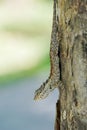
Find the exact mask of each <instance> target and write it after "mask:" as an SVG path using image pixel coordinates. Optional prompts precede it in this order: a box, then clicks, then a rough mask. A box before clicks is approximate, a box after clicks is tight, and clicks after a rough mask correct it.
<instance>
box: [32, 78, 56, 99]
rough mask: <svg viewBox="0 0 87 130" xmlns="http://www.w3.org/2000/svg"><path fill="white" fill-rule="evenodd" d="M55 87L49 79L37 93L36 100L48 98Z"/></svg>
mask: <svg viewBox="0 0 87 130" xmlns="http://www.w3.org/2000/svg"><path fill="white" fill-rule="evenodd" d="M54 88H55V87H53V86H52V79H51V78H48V79H47V80H46V81H45V82H44V83H43V84H42V85H41V87H40V88H39V89H37V90H36V91H35V96H34V100H41V99H44V98H46V97H47V96H48V95H49V94H50V92H51V91H53V90H54Z"/></svg>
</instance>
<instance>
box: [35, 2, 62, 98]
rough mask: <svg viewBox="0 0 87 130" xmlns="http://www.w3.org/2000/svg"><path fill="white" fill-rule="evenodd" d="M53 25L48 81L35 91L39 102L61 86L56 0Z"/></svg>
mask: <svg viewBox="0 0 87 130" xmlns="http://www.w3.org/2000/svg"><path fill="white" fill-rule="evenodd" d="M53 9H54V11H53V25H52V34H51V44H50V63H51V71H50V76H49V77H48V79H47V80H46V81H45V82H44V83H43V84H42V85H41V87H40V88H39V89H37V90H36V91H35V96H34V100H40V99H44V98H46V97H47V96H48V95H49V94H50V92H52V91H53V90H54V89H55V88H58V87H59V86H61V85H62V82H61V81H60V69H59V57H58V46H59V42H58V38H57V36H58V30H57V26H58V25H57V23H56V18H57V16H56V0H54V7H53Z"/></svg>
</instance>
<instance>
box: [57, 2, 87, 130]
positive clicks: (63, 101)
mask: <svg viewBox="0 0 87 130" xmlns="http://www.w3.org/2000/svg"><path fill="white" fill-rule="evenodd" d="M57 5H58V6H57V12H58V13H57V15H58V19H57V20H58V21H57V22H59V25H58V28H59V39H60V48H59V49H60V54H59V57H60V72H61V80H62V81H63V84H64V87H63V88H60V99H59V102H58V103H57V116H56V121H55V130H87V0H58V3H57ZM58 104H60V105H58Z"/></svg>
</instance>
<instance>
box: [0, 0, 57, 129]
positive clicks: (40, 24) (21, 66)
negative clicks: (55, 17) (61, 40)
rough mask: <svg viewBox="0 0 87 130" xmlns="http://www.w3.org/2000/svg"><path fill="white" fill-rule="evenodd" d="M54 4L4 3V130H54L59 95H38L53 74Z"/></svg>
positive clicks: (33, 0)
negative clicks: (44, 82) (51, 47)
mask: <svg viewBox="0 0 87 130" xmlns="http://www.w3.org/2000/svg"><path fill="white" fill-rule="evenodd" d="M52 7H53V1H50V0H0V130H53V129H54V128H53V127H54V120H55V104H56V99H57V97H58V92H57V93H55V91H54V92H52V94H51V95H49V97H48V98H46V99H45V100H42V101H40V102H35V101H34V100H33V97H34V92H35V90H36V89H37V88H39V87H40V85H41V84H42V82H43V81H45V80H46V79H47V77H48V75H49V73H50V62H49V61H50V59H49V50H50V37H51V27H52V14H53V13H52Z"/></svg>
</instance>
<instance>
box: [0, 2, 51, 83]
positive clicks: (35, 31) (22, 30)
mask: <svg viewBox="0 0 87 130" xmlns="http://www.w3.org/2000/svg"><path fill="white" fill-rule="evenodd" d="M0 2H3V0H0ZM37 2H38V4H41V6H43V9H44V11H43V12H45V13H44V14H47V13H48V12H49V15H51V14H50V10H47V8H50V7H51V2H52V1H51V2H50V0H37ZM38 11H39V10H38ZM46 11H47V12H46ZM51 11H52V10H51ZM39 14H40V11H39ZM39 14H38V15H39ZM43 16H44V15H43V14H41V15H40V16H39V17H38V18H37V19H38V20H37V19H33V20H31V21H27V22H26V21H17V22H13V23H12V22H10V23H5V24H4V25H3V26H2V27H1V31H5V32H11V33H13V34H17V33H18V34H20V35H21V37H25V36H26V37H32V38H33V39H34V38H36V37H38V36H39V37H43V38H44V39H45V40H43V41H42V42H41V40H40V41H38V42H41V44H42V43H43V44H44V42H46V43H47V44H48V42H47V40H48V37H49V36H50V34H51V32H50V28H51V26H49V25H51V20H50V22H49V21H48V19H47V18H48V16H44V17H43ZM43 38H42V39H43ZM42 47H43V45H42ZM49 64H50V62H49V56H48V55H46V56H45V57H42V60H40V61H39V62H38V65H36V67H34V68H33V67H32V69H26V68H25V69H23V70H22V71H19V72H15V73H11V74H8V75H3V76H1V77H0V84H7V83H8V82H12V81H14V80H18V79H20V78H24V77H27V76H33V75H35V74H37V73H39V72H40V71H41V70H43V69H48V68H49V66H50V65H49Z"/></svg>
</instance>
